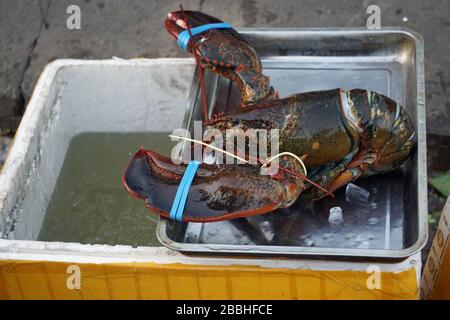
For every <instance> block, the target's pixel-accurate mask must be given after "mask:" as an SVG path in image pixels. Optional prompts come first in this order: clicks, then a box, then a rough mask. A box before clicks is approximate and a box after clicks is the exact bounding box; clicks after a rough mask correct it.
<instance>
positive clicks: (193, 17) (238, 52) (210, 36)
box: [165, 11, 276, 105]
mask: <svg viewBox="0 0 450 320" xmlns="http://www.w3.org/2000/svg"><path fill="white" fill-rule="evenodd" d="M212 23H223V21H221V20H219V19H217V18H215V17H212V16H209V15H207V14H205V13H203V12H198V11H175V12H170V13H169V14H168V17H167V19H166V21H165V26H166V29H167V31H168V32H169V33H170V35H172V37H173V38H174V39H175V40H177V41H178V40H179V37H180V34H181V33H182V32H184V31H186V30H187V27H188V26H187V24H188V25H189V27H190V28H191V29H193V28H196V27H199V26H205V25H208V24H212ZM186 50H187V51H188V52H190V53H191V54H194V55H196V56H197V57H199V58H200V63H201V65H202V66H203V67H205V68H208V69H210V70H212V71H214V72H217V73H218V74H220V75H221V76H223V77H225V78H227V79H230V80H232V81H236V83H237V85H238V87H239V90H240V92H241V94H242V103H243V104H244V105H245V104H249V103H254V102H257V101H261V100H266V99H272V98H275V97H276V93H275V90H274V89H273V87H272V86H270V79H269V77H266V76H265V75H263V74H262V65H261V61H260V59H259V57H258V54H257V53H256V51H255V49H254V48H253V47H252V46H251V45H250V44H249V43H248V41H247V40H246V39H244V38H243V37H242V36H241V35H240V34H239V33H238V32H237V31H236V30H234V29H233V28H222V29H208V30H206V31H203V32H201V33H199V34H193V36H192V37H190V38H189V40H188V42H187V45H186Z"/></svg>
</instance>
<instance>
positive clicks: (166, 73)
mask: <svg viewBox="0 0 450 320" xmlns="http://www.w3.org/2000/svg"><path fill="white" fill-rule="evenodd" d="M194 67H195V65H194V62H193V60H192V59H148V60H147V59H136V60H117V59H116V60H105V61H86V60H57V61H55V62H52V63H51V64H49V65H48V66H47V67H46V69H45V70H44V72H43V73H42V75H41V77H40V79H39V81H38V84H37V86H36V88H35V91H34V94H33V97H32V99H31V100H30V102H29V104H28V107H27V110H26V112H25V115H24V117H23V119H22V122H21V124H20V126H19V129H18V131H17V134H16V136H15V140H14V144H13V147H12V149H11V152H10V154H9V156H8V158H7V160H6V162H5V165H4V167H3V169H2V172H1V174H0V232H1V235H0V276H1V275H2V274H1V273H2V263H6V262H7V261H44V262H45V261H47V262H50V261H51V262H58V263H60V262H61V263H67V262H78V263H87V264H108V263H132V264H133V268H134V267H135V266H136V265H134V263H139V262H144V263H156V264H158V265H159V264H161V265H162V264H177V265H179V264H182V265H184V264H190V265H196V266H206V265H209V266H223V267H224V268H225V267H226V266H228V267H230V266H236V265H237V266H247V267H242V268H244V269H242V270H244V272H247V271H246V270H255V269H254V268H255V266H258V267H261V268H269V269H271V268H272V269H273V268H276V269H279V268H282V269H287V270H297V271H298V270H305V272H311V273H314V270H333V272H334V271H336V270H338V271H339V270H341V271H349V270H351V271H353V270H354V271H358V272H360V273H365V271H366V269H367V267H368V266H370V265H371V264H372V262H370V261H368V262H358V261H354V262H352V261H322V260H308V259H301V258H292V259H289V260H287V259H274V258H267V259H260V258H257V257H239V258H237V257H235V258H233V257H228V258H226V257H218V256H213V257H205V256H187V255H184V254H181V253H178V252H176V251H172V250H170V249H167V248H165V247H137V248H133V247H131V246H109V245H86V244H79V243H62V242H42V241H36V239H37V236H38V234H39V231H40V228H41V225H42V222H43V219H44V216H45V213H46V210H47V205H48V202H49V200H50V197H51V195H52V192H53V189H54V187H55V184H56V180H57V177H58V175H59V172H60V170H61V167H62V164H63V161H64V157H65V154H66V152H67V149H68V146H69V143H70V140H71V139H72V138H73V137H74V136H76V135H78V134H81V133H85V132H143V131H147V132H149V131H158V132H161V131H171V130H173V129H175V128H178V127H179V126H180V125H181V123H182V120H183V117H184V115H185V112H186V110H185V109H186V106H187V96H188V91H189V87H190V85H191V81H192V75H193V73H194ZM124 192H125V191H124ZM6 265H8V264H6ZM13 265H17V263H16V262H14V264H13ZM378 265H379V266H380V268H381V271H383V272H388V273H392V274H393V275H394V276H395V274H396V273H398V272H402V271H404V270H410V269H411V268H413V269H415V270H416V271H415V272H414V274H415V275H416V276H417V277H418V276H419V273H420V272H419V270H420V253H417V254H415V255H413V256H411V257H409V258H408V259H406V260H403V261H397V262H389V263H388V262H380V263H378ZM8 268H9V267H8ZM177 268H178V267H177ZM180 268H181V269H182V267H180ZM202 268H204V267H202ZM245 268H248V269H245ZM3 270H5V269H3ZM240 270H241V269H240ZM4 272H6V271H4ZM158 272H159V271H158ZM183 272H184V271H183ZM186 272H190V271H189V270H188V269H186ZM4 274H6V273H4ZM245 274H246V275H247V273H245ZM248 275H250V273H249V274H248ZM225 276H226V277H232V275H231V274H230V275H228V274H225V275H224V277H225ZM236 276H237V278H236V279H238V280H236V281H241V280H242V279H247V278H245V277H247V276H245V277H243V278H242V277H241V276H240V275H239V274H237V275H236ZM292 276H294V275H292ZM239 277H241V278H239ZM321 277H322V276H321ZM346 277H348V275H346ZM239 279H241V280H239ZM299 279H300V278H299ZM333 279H334V278H333V277H331V278H330V279H323V280H320V281H326V282H327V283H328V282H335V280H333ZM346 279H347V278H346ZM358 279H359V280H358ZM0 280H2V279H1V277H0ZM12 281H15V280H12ZM167 281H168V280H167ZM233 281H234V280H233ZM243 281H244V280H243ZM245 281H247V280H245ZM346 281H347V280H346ZM349 281H359V282H361V281H362V282H361V283H364V281H365V280H364V279H362V280H361V279H360V278H357V277H355V278H354V279H353V278H352V279H350V280H349ZM336 283H337V285H339V286H344V287H345V286H347V284H348V282H345V281H344V282H340V280H339V279H336ZM346 283H347V284H346ZM0 284H1V281H0ZM318 285H319V284H318ZM399 285H401V283H400V284H399ZM10 293H11V292H10ZM186 294H188V293H186ZM415 294H416V293H413V296H415ZM295 296H297V295H296V293H295V294H294V293H292V297H295Z"/></svg>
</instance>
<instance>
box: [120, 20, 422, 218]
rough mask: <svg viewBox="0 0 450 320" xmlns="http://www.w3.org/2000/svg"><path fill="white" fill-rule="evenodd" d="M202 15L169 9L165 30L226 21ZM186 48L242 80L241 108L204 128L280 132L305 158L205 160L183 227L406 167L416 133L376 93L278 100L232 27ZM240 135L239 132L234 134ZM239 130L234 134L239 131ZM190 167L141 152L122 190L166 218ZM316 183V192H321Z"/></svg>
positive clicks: (284, 147) (263, 209)
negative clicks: (265, 169)
mask: <svg viewBox="0 0 450 320" xmlns="http://www.w3.org/2000/svg"><path fill="white" fill-rule="evenodd" d="M220 22H221V21H220V20H219V19H217V18H214V17H211V16H209V15H206V14H204V13H201V12H195V11H183V12H182V11H177V12H172V13H169V15H168V18H167V19H166V22H165V25H166V29H167V30H168V32H169V34H171V35H172V37H174V38H175V39H178V37H179V36H180V34H181V33H182V32H183V31H185V30H186V28H188V27H189V26H190V27H194V28H195V27H197V26H202V25H205V24H209V23H220ZM186 50H187V51H188V52H190V53H191V54H193V55H196V56H198V57H199V61H200V63H201V65H202V67H204V68H207V69H209V70H212V71H213V72H217V73H218V74H219V75H221V76H223V77H225V78H228V79H230V80H232V81H236V83H237V84H238V88H239V91H240V93H241V95H242V105H241V106H240V107H238V108H236V109H235V110H234V111H232V112H229V113H227V114H218V115H215V116H214V117H213V118H212V119H211V121H209V123H208V128H210V129H216V130H219V131H220V132H223V133H225V132H226V131H227V130H230V129H233V128H239V129H242V130H241V131H242V132H245V130H247V129H277V130H278V132H279V151H280V152H282V153H283V152H290V153H292V154H294V155H297V156H303V159H304V163H305V165H306V167H308V179H307V181H305V180H303V179H301V178H299V176H300V177H301V176H302V175H306V172H305V170H304V168H303V167H302V166H301V165H300V163H299V162H298V161H296V160H295V159H294V158H292V157H289V156H283V157H282V158H281V160H280V163H279V165H280V168H284V169H288V170H283V171H278V172H277V173H276V174H272V175H261V174H260V168H259V167H258V166H257V165H254V164H220V165H218V164H205V163H203V164H201V165H200V168H199V170H198V172H197V174H196V176H195V178H194V180H193V182H192V185H191V187H190V189H189V195H188V198H187V202H186V207H185V209H184V215H183V217H182V221H193V222H209V221H219V220H224V219H230V218H237V217H248V216H252V215H258V214H264V213H268V212H271V211H274V210H276V209H279V208H287V207H289V206H291V205H292V204H293V203H294V202H296V201H304V202H310V201H315V200H318V199H320V198H322V197H323V196H325V195H326V194H327V191H329V192H333V191H335V190H337V189H338V188H340V187H342V186H343V185H345V184H347V183H349V182H352V181H354V180H356V179H359V178H361V177H367V176H370V175H374V174H379V173H385V172H389V171H391V170H394V169H396V168H398V167H400V166H401V165H402V164H403V163H404V162H405V160H406V159H407V158H408V156H409V154H410V153H411V150H412V149H413V147H414V145H415V128H414V125H413V123H412V121H411V119H410V117H409V116H408V114H407V112H406V110H405V108H403V107H402V106H401V105H400V104H398V103H397V102H395V101H394V100H392V99H390V98H389V97H386V96H384V95H382V94H379V93H377V92H372V91H368V90H364V89H352V90H347V91H345V90H343V89H333V90H327V91H316V92H307V93H299V94H294V95H291V96H289V97H285V98H279V97H278V94H277V93H276V91H275V90H274V88H273V87H272V86H271V85H270V79H269V78H268V77H266V76H265V75H264V74H263V73H262V72H263V71H262V66H261V61H260V59H259V57H258V55H257V53H256V51H255V50H254V48H253V47H252V46H251V44H250V43H249V42H248V41H247V40H245V39H244V38H243V37H242V36H241V35H240V34H239V33H238V32H237V31H236V30H234V29H232V28H227V29H211V30H207V31H205V32H202V33H200V34H196V35H193V36H192V37H190V39H189V42H188V44H187V46H186ZM235 131H236V130H235ZM241 131H239V130H237V132H241ZM185 171H186V165H185V164H174V163H173V162H172V161H171V160H170V159H169V158H166V157H163V156H161V155H159V154H157V153H155V152H153V151H150V150H144V149H141V150H139V151H138V152H137V153H136V154H135V155H134V156H133V158H132V159H131V161H130V163H129V166H128V168H127V170H126V172H125V174H124V176H123V184H124V185H125V188H126V189H127V190H128V191H129V192H130V193H131V194H132V195H133V196H135V197H137V198H140V199H143V200H145V202H146V206H147V207H148V208H149V209H151V210H152V211H154V212H156V213H158V214H160V215H162V216H165V217H168V216H169V214H168V212H169V210H170V207H171V205H172V202H173V199H174V197H175V193H176V191H177V188H178V185H179V184H180V181H181V179H182V177H183V174H184V173H185ZM315 186H318V188H315Z"/></svg>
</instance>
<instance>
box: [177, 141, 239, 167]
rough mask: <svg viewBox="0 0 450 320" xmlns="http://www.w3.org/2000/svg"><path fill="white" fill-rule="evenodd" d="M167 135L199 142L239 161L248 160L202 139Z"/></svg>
mask: <svg viewBox="0 0 450 320" xmlns="http://www.w3.org/2000/svg"><path fill="white" fill-rule="evenodd" d="M169 137H171V138H175V139H180V140H186V141H191V142H194V143H198V144H201V145H203V146H205V147H207V148H210V149H213V150H216V151H219V152H221V153H225V154H226V155H229V156H231V157H233V158H235V159H238V160H241V161H243V162H244V163H248V161H247V160H245V159H244V158H241V157H239V156H237V155H235V154H233V153H231V152H228V151H225V150H223V149H220V148H218V147H216V146H212V145H210V144H207V143H206V142H203V141H200V140H195V139H191V138H187V137H180V136H174V135H171V134H169Z"/></svg>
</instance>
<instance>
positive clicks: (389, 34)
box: [158, 29, 427, 258]
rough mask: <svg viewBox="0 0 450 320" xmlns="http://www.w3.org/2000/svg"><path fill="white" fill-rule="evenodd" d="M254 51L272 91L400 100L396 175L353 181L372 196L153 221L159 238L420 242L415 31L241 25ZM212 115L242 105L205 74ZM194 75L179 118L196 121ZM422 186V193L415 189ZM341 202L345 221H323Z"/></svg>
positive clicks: (396, 247) (189, 247)
mask: <svg viewBox="0 0 450 320" xmlns="http://www.w3.org/2000/svg"><path fill="white" fill-rule="evenodd" d="M246 35H247V37H248V38H249V39H250V41H251V42H252V43H253V44H254V45H255V47H256V49H257V51H258V52H259V54H260V55H261V57H262V62H263V66H264V72H265V73H266V74H267V75H269V76H270V77H271V81H272V84H273V86H274V87H275V89H276V90H278V91H279V93H280V97H285V96H287V95H290V94H294V93H299V92H307V91H313V90H325V89H332V88H337V87H342V88H344V89H350V88H363V89H368V90H372V91H377V92H379V93H382V94H384V95H387V96H389V97H391V98H393V99H395V100H396V101H398V102H399V103H401V104H402V105H403V106H404V107H405V108H406V110H407V111H408V112H409V114H410V115H411V117H412V118H413V121H414V122H415V125H416V131H417V133H418V137H419V139H418V140H419V141H418V147H417V148H416V149H415V151H414V152H413V154H412V156H411V159H410V160H409V161H408V162H407V163H406V165H405V166H404V167H403V168H402V169H399V170H397V171H395V172H392V173H390V174H386V175H378V176H374V177H370V178H367V179H362V180H358V181H356V182H355V185H357V186H360V187H362V188H364V189H365V190H367V191H368V192H369V193H370V196H369V199H368V201H367V202H361V201H351V199H347V198H348V197H346V194H345V188H341V189H340V190H338V191H337V192H336V193H335V198H324V199H322V200H320V201H318V202H316V203H314V205H310V204H302V203H296V204H295V205H293V206H292V207H291V208H288V209H284V210H277V211H275V212H273V213H269V214H266V215H262V216H257V217H251V218H242V219H234V220H229V221H222V222H216V223H205V224H201V223H178V222H172V221H168V220H165V219H161V220H160V223H159V226H158V237H159V239H160V241H161V242H162V243H163V244H165V245H167V246H169V247H171V248H174V249H176V250H181V251H195V252H220V253H224V252H230V253H239V252H240V253H244V252H245V253H247V254H248V253H256V254H264V253H266V254H298V255H305V254H306V255H336V256H372V257H383V258H386V257H387V258H399V257H405V256H408V255H410V254H412V253H413V252H416V251H418V250H420V248H421V247H422V246H423V245H424V243H425V241H426V234H427V231H426V229H427V228H426V214H427V212H426V159H425V157H424V152H425V141H424V137H425V126H424V123H423V122H421V121H422V120H420V117H421V116H423V114H424V109H423V108H424V106H423V103H422V102H421V99H422V98H421V97H422V96H423V94H424V93H423V91H422V90H423V82H422V81H423V60H422V49H423V48H422V41H421V39H420V36H418V35H416V34H414V33H410V32H409V31H404V30H401V29H393V30H383V31H380V32H376V31H375V32H374V31H367V30H364V31H363V30H349V29H334V30H321V31H318V30H314V31H312V30H295V29H294V30H293V29H289V30H285V29H281V30H264V31H261V30H259V31H254V30H252V31H247V32H246ZM205 81H206V84H207V88H206V92H207V100H208V103H209V106H210V109H209V111H210V114H214V113H216V112H227V111H231V110H233V109H235V108H237V107H239V104H240V98H239V94H238V92H237V89H236V86H235V84H233V83H231V82H230V81H229V80H227V79H223V78H219V77H217V76H216V75H215V74H212V73H210V72H206V74H205ZM197 83H198V81H197V79H196V77H194V81H193V86H192V88H191V94H190V97H191V99H190V102H189V106H190V107H191V108H190V109H189V110H188V113H187V115H186V117H185V125H186V126H187V127H189V128H191V125H192V121H193V120H199V119H201V118H202V115H201V114H202V105H201V99H200V92H199V87H198V86H197ZM423 190H425V191H423ZM336 206H339V207H340V208H341V209H342V211H343V219H344V221H343V223H341V224H340V225H333V224H330V222H329V221H328V218H329V212H330V209H331V208H333V207H336Z"/></svg>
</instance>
